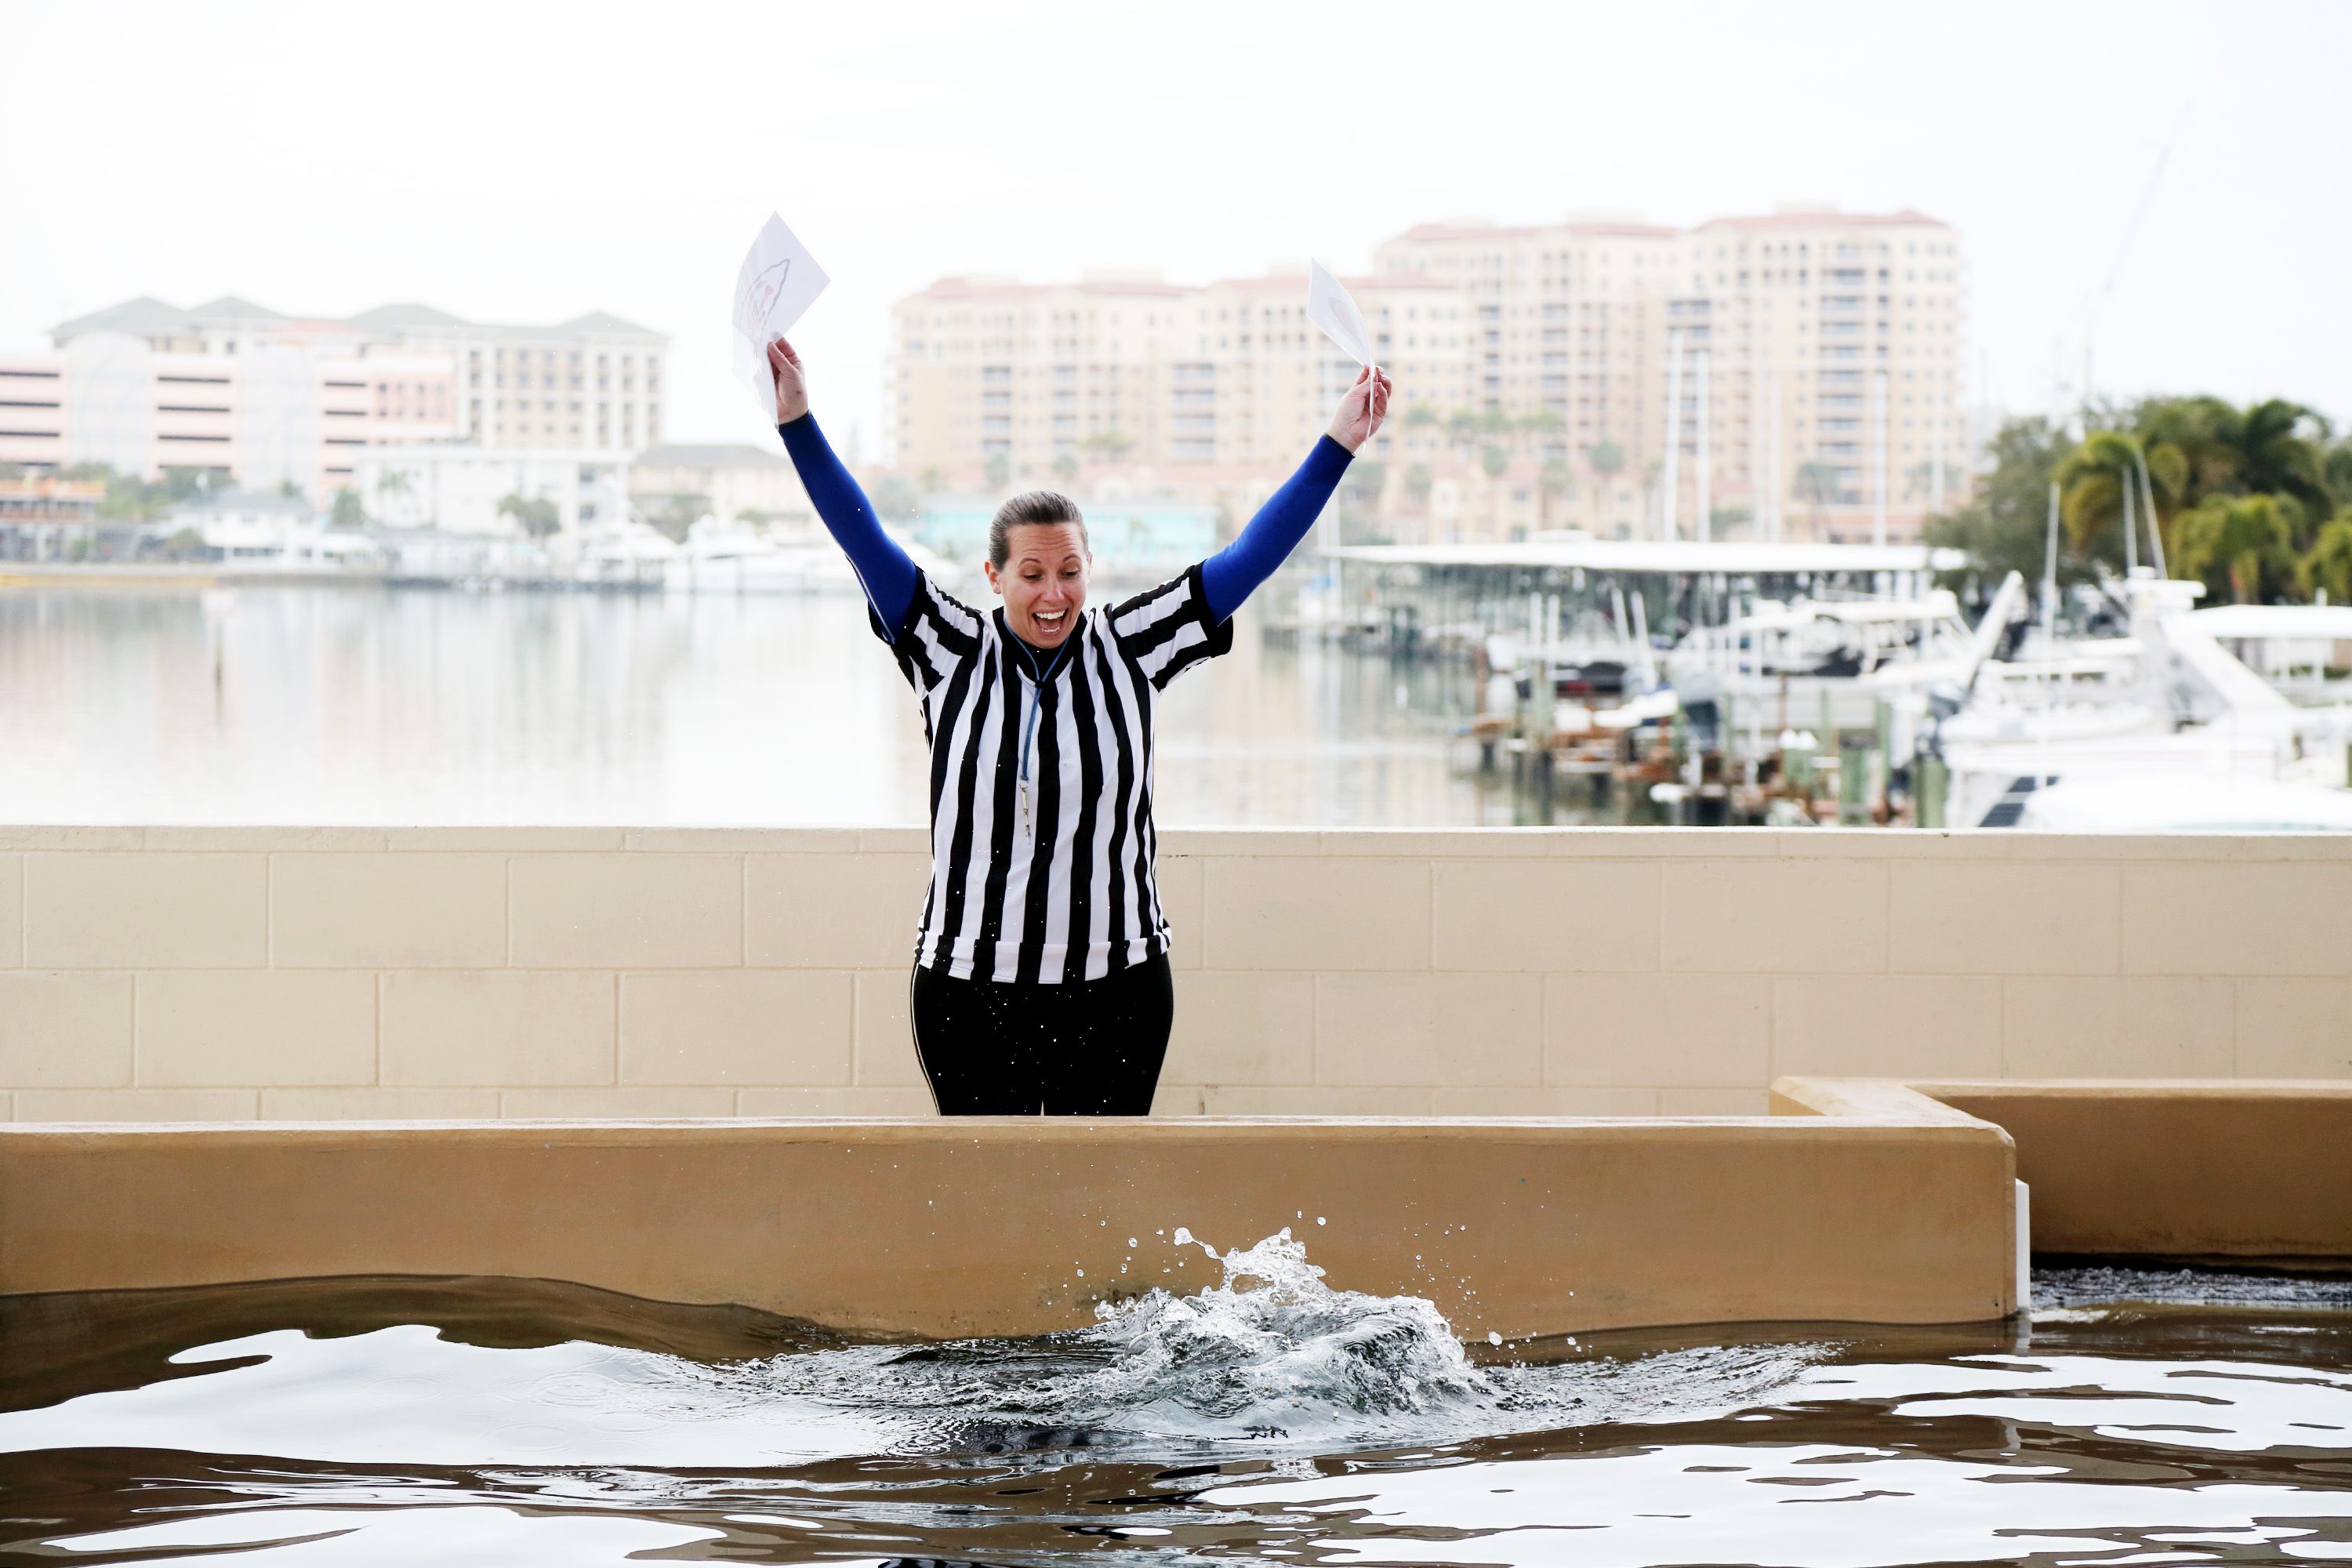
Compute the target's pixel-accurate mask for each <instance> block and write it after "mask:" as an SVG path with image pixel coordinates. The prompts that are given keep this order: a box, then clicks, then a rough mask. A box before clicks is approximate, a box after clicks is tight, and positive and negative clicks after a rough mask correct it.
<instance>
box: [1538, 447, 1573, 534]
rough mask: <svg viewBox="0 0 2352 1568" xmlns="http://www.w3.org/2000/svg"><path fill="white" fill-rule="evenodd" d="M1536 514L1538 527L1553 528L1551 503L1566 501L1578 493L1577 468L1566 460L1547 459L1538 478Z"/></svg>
mask: <svg viewBox="0 0 2352 1568" xmlns="http://www.w3.org/2000/svg"><path fill="white" fill-rule="evenodd" d="M1536 483H1537V490H1536V512H1537V523H1538V526H1539V527H1543V528H1549V527H1550V526H1551V503H1552V502H1553V501H1555V500H1567V499H1568V498H1569V497H1570V496H1571V495H1574V494H1575V493H1576V468H1575V465H1574V464H1572V463H1570V461H1569V460H1568V459H1567V458H1545V459H1544V466H1543V472H1542V473H1541V474H1540V475H1539V476H1538V478H1537V481H1536Z"/></svg>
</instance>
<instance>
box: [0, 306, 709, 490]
mask: <svg viewBox="0 0 2352 1568" xmlns="http://www.w3.org/2000/svg"><path fill="white" fill-rule="evenodd" d="M50 335H51V341H52V342H53V344H54V348H53V350H52V352H50V353H35V354H14V355H4V356H0V462H13V463H19V464H22V465H24V466H26V468H32V469H35V470H38V471H45V472H46V471H51V470H54V469H55V468H58V467H61V466H68V465H71V464H75V463H83V462H102V463H106V464H108V465H109V466H110V467H113V468H119V469H122V470H124V471H128V472H134V473H141V474H146V475H150V476H152V475H156V474H160V473H161V472H162V471H163V469H165V468H209V469H212V470H214V471H215V472H217V473H218V474H220V475H221V476H222V477H223V478H225V479H232V480H234V481H235V482H236V483H238V484H241V485H245V486H247V487H248V488H253V489H276V488H278V486H279V485H280V484H281V483H285V482H289V481H290V482H292V483H294V484H295V485H296V486H297V487H298V488H299V489H302V490H303V491H304V492H305V493H306V494H309V495H310V497H311V498H312V499H313V500H321V501H323V500H325V498H326V497H328V496H330V495H331V494H332V493H333V492H334V491H335V490H338V489H343V488H345V487H346V486H349V485H352V483H353V482H354V479H355V476H356V473H357V469H358V465H359V462H360V459H361V458H362V457H363V456H364V455H365V454H367V453H368V452H370V451H371V450H373V449H374V448H377V447H385V446H400V445H409V444H415V443H434V442H457V443H462V444H464V445H467V446H469V447H498V448H500V449H506V450H522V451H562V452H581V451H585V452H588V453H590V454H591V455H592V456H593V457H594V458H596V459H597V460H599V461H604V460H609V459H619V458H626V457H627V456H628V455H630V454H632V453H634V452H635V451H636V450H638V449H639V448H641V447H647V446H652V445H655V444H656V443H657V442H658V441H659V440H660V437H661V429H662V396H663V371H664V361H665V359H666V358H667V349H668V342H667V339H665V338H663V337H662V336H661V335H660V334H659V333H656V332H651V331H646V330H645V329H644V328H641V327H636V326H634V325H632V324H631V323H629V322H627V321H620V320H618V319H617V318H614V317H612V316H607V315H603V314H591V315H586V316H581V317H577V318H575V319H573V320H572V321H565V322H562V323H560V324H558V325H555V326H552V327H530V326H499V325H486V324H481V323H476V322H468V321H461V320H459V319H458V318H457V317H455V316H451V315H449V314H448V313H446V311H441V310H433V309H432V308H431V307H429V306H423V305H385V306H380V307H378V308H377V309H375V310H367V311H363V312H362V313H361V314H359V315H357V316H352V317H343V318H331V317H302V316H289V315H286V314H284V313H282V312H279V311H277V310H270V309H268V307H266V306H261V305H256V304H253V303H252V302H250V301H248V300H239V299H236V298H234V297H229V298H224V299H220V300H213V301H211V302H210V303H208V304H205V305H199V306H196V307H194V309H186V310H184V309H182V308H180V307H177V306H174V305H171V304H167V303H165V302H164V301H163V300H152V299H139V300H128V301H125V302H124V303H122V304H120V305H115V306H111V307H110V308H108V309H106V310H99V311H94V312H92V313H91V314H89V315H86V316H80V317H77V318H75V319H74V320H72V321H66V322H63V323H61V324H59V325H58V326H57V327H56V328H54V329H52V331H51V334H50Z"/></svg>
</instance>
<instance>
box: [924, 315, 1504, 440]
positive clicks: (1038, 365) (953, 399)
mask: <svg viewBox="0 0 2352 1568" xmlns="http://www.w3.org/2000/svg"><path fill="white" fill-rule="evenodd" d="M1347 282H1348V283H1349V289H1350V290H1351V291H1352V292H1353V293H1354V295H1355V297H1356V300H1357V303H1358V304H1359V305H1360V306H1361V307H1362V308H1363V311H1364V317H1365V321H1366V324H1367V325H1368V326H1369V327H1370V329H1371V331H1372V334H1373V339H1374V347H1375V349H1376V351H1377V352H1378V353H1380V354H1381V356H1382V358H1383V361H1384V368H1387V369H1389V370H1390V372H1391V374H1393V375H1394V376H1395V377H1396V378H1397V379H1398V381H1399V383H1400V384H1405V385H1411V386H1412V387H1415V388H1417V389H1420V390H1422V391H1423V392H1424V393H1425V394H1427V395H1431V396H1434V397H1438V398H1440V399H1441V400H1443V401H1444V402H1446V403H1447V404H1449V405H1450V404H1453V403H1455V402H1458V401H1459V400H1460V399H1461V398H1462V397H1464V396H1465V395H1467V388H1468V382H1467V367H1468V363H1469V360H1468V343H1467V336H1466V322H1465V320H1464V315H1463V299H1462V294H1461V291H1460V290H1459V289H1455V288H1453V287H1451V286H1449V285H1446V284H1443V283H1439V282H1437V281H1434V280H1433V279H1425V278H1417V277H1412V276H1407V275H1402V274H1400V275H1398V276H1395V277H1390V278H1357V279H1347ZM1306 305H1307V275H1306V273H1305V272H1304V271H1301V272H1299V273H1298V274H1297V275H1296V276H1282V275H1276V276H1271V277H1265V278H1245V279H1229V280H1227V281H1224V282H1219V283H1212V284H1208V285H1206V286H1205V287H1185V286H1181V285H1176V284H1171V283H1163V282H1160V281H1159V280H1158V279H1150V278H1142V277H1134V276H1120V275H1116V274H1097V275H1092V276H1089V277H1087V278H1086V279H1082V280H1080V281H1078V282H1076V283H1060V284H1052V283H1048V284H1021V283H1015V282H1013V281H1012V280H1010V279H986V278H944V279H940V281H939V282H937V283H934V284H932V285H931V286H930V287H929V289H924V290H923V291H922V292H921V293H919V294H914V295H910V296H908V298H907V299H905V300H900V301H899V302H898V307H897V309H896V310H895V311H894V313H893V320H892V326H893V334H892V336H893V353H892V362H891V374H892V383H893V388H894V395H895V400H896V405H897V406H896V416H895V432H894V433H895V437H896V447H897V450H896V455H895V457H896V461H897V463H898V467H900V468H905V469H907V470H908V471H910V472H917V473H920V472H922V471H924V470H927V469H931V468H938V469H940V470H943V471H948V472H953V471H958V470H969V469H971V468H989V467H995V466H999V465H1001V466H1002V467H1003V468H1004V469H1005V470H1006V471H1007V472H1008V473H1010V474H1013V475H1028V476H1031V477H1033V478H1035V479H1039V480H1040V481H1041V482H1042V481H1043V480H1045V479H1048V478H1050V477H1051V476H1052V474H1053V473H1054V472H1055V468H1056V465H1059V466H1060V468H1062V469H1064V470H1065V471H1066V470H1067V469H1068V468H1070V466H1071V465H1074V464H1086V463H1091V462H1097V461H1116V462H1125V463H1142V464H1150V465H1152V466H1155V467H1157V466H1162V465H1171V464H1201V465H1212V466H1218V467H1233V466H1248V465H1260V464H1265V465H1279V464H1286V463H1289V462H1295V461H1296V460H1297V458H1298V457H1300V456H1302V455H1303V454H1304V453H1305V452H1306V450H1307V447H1311V446H1312V445H1313V444H1314V441H1315V437H1316V436H1317V435H1318V433H1319V432H1320V431H1321V430H1322V429H1323V428H1324V426H1326V425H1327V424H1328V422H1329V420H1330V417H1331V409H1332V406H1333V405H1334V404H1336V403H1337V402H1338V401H1339V395H1340V393H1341V392H1342V391H1344V390H1345V389H1346V387H1347V385H1348V384H1349V382H1350V381H1351V380H1352V379H1353V377H1354V375H1355V373H1356V368H1357V367H1356V366H1355V365H1354V363H1352V362H1349V361H1348V360H1347V359H1345V358H1344V357H1343V356H1342V355H1341V354H1340V353H1339V351H1338V350H1337V349H1335V348H1333V347H1332V346H1331V345H1330V343H1329V342H1328V341H1327V340H1326V339H1325V338H1324V336H1323V334H1322V332H1321V331H1319V330H1318V329H1317V328H1316V327H1315V326H1314V324H1313V323H1311V322H1310V321H1307V310H1306ZM1381 445H1382V446H1383V447H1384V446H1385V437H1383V441H1382V443H1381ZM1373 455H1375V456H1378V455H1380V454H1379V453H1377V452H1376V453H1375V454H1373Z"/></svg>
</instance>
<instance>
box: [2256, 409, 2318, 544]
mask: <svg viewBox="0 0 2352 1568" xmlns="http://www.w3.org/2000/svg"><path fill="white" fill-rule="evenodd" d="M2306 431H2310V432H2313V433H2314V434H2313V435H2306V434H2305V432H2306ZM2326 433H2327V425H2326V421H2325V420H2323V419H2321V418H2320V417H2319V416H2318V415H2316V414H2315V413H2313V412H2312V411H2311V410H2310V409H2308V408H2305V406H2304V405H2301V404H2300V403H2289V402H2287V401H2286V400H2285V399H2284V398H2281V397H2273V398H2270V399H2267V400H2266V401H2264V402H2261V403H2257V404H2255V405H2253V406H2252V408H2249V409H2247V410H2246V416H2245V419H2244V420H2243V422H2242V424H2241V425H2240V426H2239V427H2238V450H2239V452H2240V453H2241V454H2242V456H2241V458H2240V464H2239V468H2238V473H2237V480H2238V483H2239V485H2240V486H2241V487H2242V489H2244V490H2245V491H2246V492H2247V493H2249V494H2253V495H2284V496H2293V497H2294V499H2295V500H2296V501H2297V502H2299V503H2300V504H2301V506H2302V509H2303V512H2304V520H2305V522H2307V523H2309V524H2311V525H2316V524H2318V523H2320V522H2324V521H2326V519H2327V518H2328V517H2329V515H2330V514H2332V513H2333V512H2334V511H2335V510H2336V498H2335V497H2334V496H2332V495H2330V494H2329V493H2328V489H2327V454H2326V449H2325V448H2324V447H2322V446H2321V441H2322V440H2324V439H2325V438H2326ZM2315 436H2316V437H2317V438H2316V439H2315V438H2314V437H2315ZM2307 542H2309V541H2308V539H2307V538H2305V537H2302V536H2298V537H2297V538H2296V540H2295V544H2296V545H2297V547H2298V548H2299V547H2301V546H2303V545H2304V544H2305V543H2307Z"/></svg>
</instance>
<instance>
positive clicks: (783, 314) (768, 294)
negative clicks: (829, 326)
mask: <svg viewBox="0 0 2352 1568" xmlns="http://www.w3.org/2000/svg"><path fill="white" fill-rule="evenodd" d="M831 281H833V279H830V278H828V277H826V276H825V271H824V268H822V267H819V266H818V265H817V264H816V258H815V257H814V256H811V255H810V254H809V253H808V247H806V246H804V245H803V244H802V243H801V242H800V240H799V238H798V237H795V236H794V235H793V231H792V230H791V229H789V228H786V227H785V226H784V220H783V219H782V218H781V217H779V216H776V215H775V214H773V213H770V214H769V215H768V221H767V222H766V223H764V224H762V225H761V226H760V233H759V235H758V237H756V238H754V239H753V240H752V241H751V249H750V250H749V251H747V252H746V253H745V254H744V257H743V266H742V268H741V269H740V270H739V271H738V272H737V273H736V274H735V374H737V375H739V376H740V377H742V378H743V379H744V380H745V381H746V382H748V383H749V384H751V391H752V393H753V394H754V395H756V396H757V397H758V398H759V401H760V407H761V409H762V410H763V417H765V418H767V419H768V420H769V421H770V422H771V423H772V422H773V416H774V414H775V408H776V383H775V378H774V376H773V375H772V374H770V373H769V370H768V342H769V341H770V340H771V339H773V338H780V337H782V336H783V335H784V334H785V333H786V332H788V331H791V330H792V327H793V322H795V321H799V320H800V319H801V317H802V315H803V313H805V312H806V311H807V310H808V308H809V306H810V304H811V303H812V302H814V300H815V299H816V297H817V296H818V295H819V294H822V293H824V286H825V285H826V284H827V283H830V282H831Z"/></svg>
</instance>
